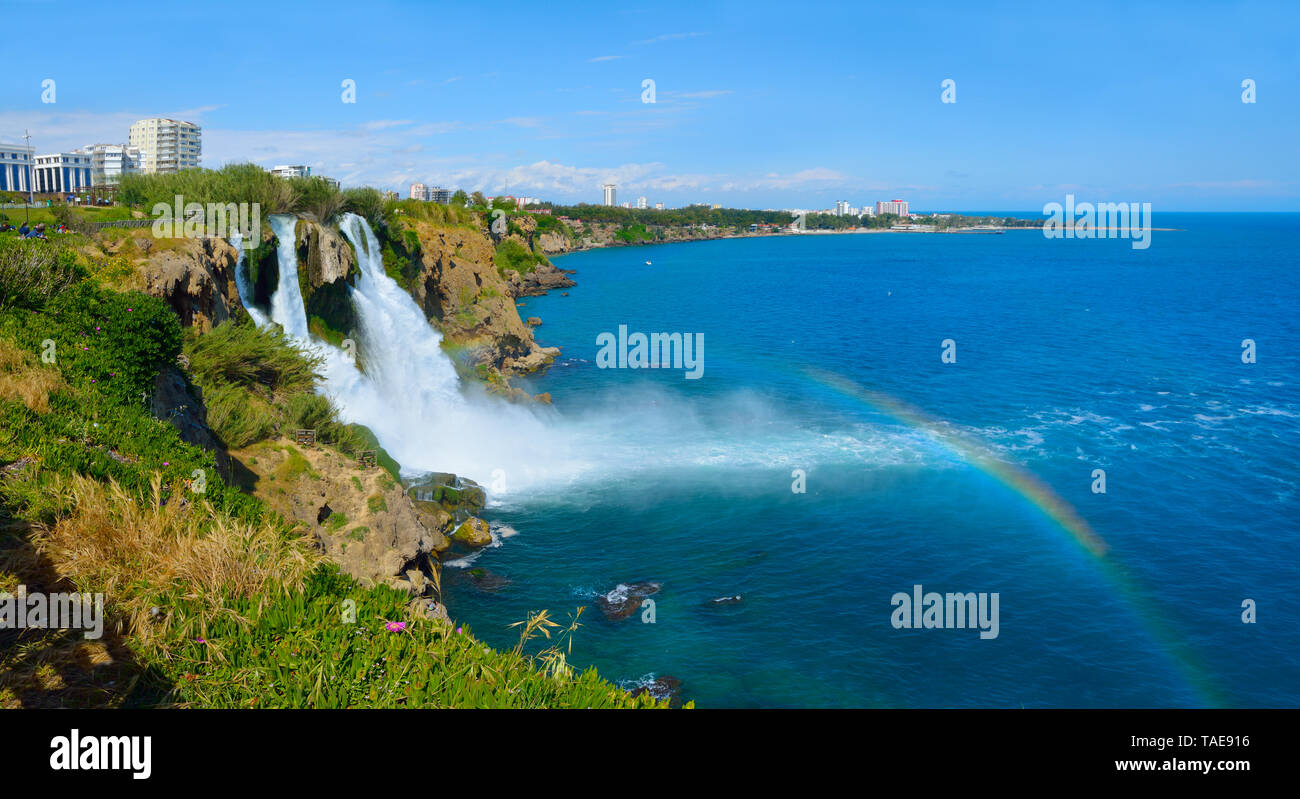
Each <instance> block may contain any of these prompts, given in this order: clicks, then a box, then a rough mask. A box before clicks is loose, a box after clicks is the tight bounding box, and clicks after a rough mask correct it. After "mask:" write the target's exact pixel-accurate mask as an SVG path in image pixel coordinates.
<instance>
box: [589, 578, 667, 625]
mask: <svg viewBox="0 0 1300 799" xmlns="http://www.w3.org/2000/svg"><path fill="white" fill-rule="evenodd" d="M661 587H662V586H661V585H660V584H659V583H649V582H644V583H619V584H618V585H616V586H614V590H612V591H610V592H609V593H608V594H602V595H601V596H598V597H596V606H597V607H599V608H600V610H601V612H602V613H604V614H605V618H607V619H609V620H610V621H621V620H622V619H626V618H627V617H628V616H631V615H632V614H633V613H636V612H637V610H639V609H640V608H641V600H643V599H645V598H646V597H648V596H650V595H651V594H657V593H659V589H660V588H661Z"/></svg>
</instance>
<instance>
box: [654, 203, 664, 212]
mask: <svg viewBox="0 0 1300 799" xmlns="http://www.w3.org/2000/svg"><path fill="white" fill-rule="evenodd" d="M655 210H656V211H662V210H664V204H663V203H655Z"/></svg>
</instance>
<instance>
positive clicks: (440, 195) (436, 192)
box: [424, 186, 451, 205]
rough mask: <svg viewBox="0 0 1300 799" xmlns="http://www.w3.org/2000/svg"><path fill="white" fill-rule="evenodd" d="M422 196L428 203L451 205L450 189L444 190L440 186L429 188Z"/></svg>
mask: <svg viewBox="0 0 1300 799" xmlns="http://www.w3.org/2000/svg"><path fill="white" fill-rule="evenodd" d="M424 196H425V199H427V200H428V201H429V202H432V203H441V204H442V205H451V189H444V188H443V187H442V186H430V187H429V188H428V189H426V190H425V192H424Z"/></svg>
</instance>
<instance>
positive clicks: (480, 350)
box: [401, 220, 560, 375]
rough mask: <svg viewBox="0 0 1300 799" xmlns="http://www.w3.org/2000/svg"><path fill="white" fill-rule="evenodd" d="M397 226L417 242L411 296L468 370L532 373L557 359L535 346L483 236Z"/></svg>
mask: <svg viewBox="0 0 1300 799" xmlns="http://www.w3.org/2000/svg"><path fill="white" fill-rule="evenodd" d="M401 224H402V225H403V226H404V229H405V230H408V231H411V232H413V233H414V234H415V236H416V238H417V241H418V246H417V247H416V248H414V251H413V252H409V253H408V255H409V257H410V258H411V262H412V265H413V266H414V267H415V269H416V275H415V279H414V280H413V281H412V283H411V286H410V291H411V296H412V297H414V298H415V301H416V303H417V304H418V305H419V306H420V307H421V308H422V309H423V310H424V312H425V314H426V315H427V316H428V317H429V319H430V320H431V321H433V322H434V323H435V324H436V325H437V326H438V328H439V329H440V330H442V333H443V336H444V337H445V339H446V341H447V343H448V344H449V345H450V346H451V347H452V348H453V349H456V350H460V351H461V352H462V353H463V356H464V358H465V360H466V361H467V362H468V363H469V364H470V365H473V366H479V365H482V366H485V367H488V368H490V369H493V370H497V371H499V372H500V373H502V374H505V375H509V374H524V373H527V372H532V371H536V370H538V369H541V368H544V367H546V366H549V365H550V364H551V362H552V361H554V360H555V356H557V355H558V354H559V352H560V351H559V349H557V348H555V347H541V346H539V345H538V344H537V342H536V341H534V340H533V332H532V329H531V328H530V327H529V326H528V325H527V324H525V323H524V321H523V320H522V319H520V318H519V311H518V309H517V308H516V307H515V303H514V297H515V296H517V295H516V293H515V289H514V287H513V284H512V283H511V282H510V281H508V280H507V279H506V278H505V277H503V276H502V273H501V272H500V270H498V269H497V266H496V264H495V261H494V257H495V254H496V251H495V248H494V246H493V244H492V241H491V239H489V238H488V236H487V235H486V234H484V233H483V232H481V231H479V230H475V229H472V228H468V227H444V226H435V225H432V224H430V223H428V222H423V221H417V220H404V221H403V222H402V223H401Z"/></svg>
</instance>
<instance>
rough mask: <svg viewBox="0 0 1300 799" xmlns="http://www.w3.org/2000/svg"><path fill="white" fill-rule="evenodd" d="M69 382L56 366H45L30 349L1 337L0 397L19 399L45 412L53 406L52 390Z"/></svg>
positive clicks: (32, 408)
mask: <svg viewBox="0 0 1300 799" xmlns="http://www.w3.org/2000/svg"><path fill="white" fill-rule="evenodd" d="M66 385H67V384H66V383H65V382H64V381H63V375H62V374H60V373H59V370H58V369H57V368H55V367H52V366H42V365H41V364H40V362H39V360H38V359H37V358H36V356H34V355H32V354H31V353H30V352H27V351H26V350H23V349H20V348H19V347H18V346H17V345H16V344H14V343H13V342H12V341H9V340H6V339H0V399H10V400H18V401H20V402H22V403H23V405H25V406H27V408H29V409H30V410H33V411H36V412H38V413H45V412H46V411H48V410H49V409H50V393H51V392H53V391H56V390H58V389H61V388H64V387H66Z"/></svg>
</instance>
